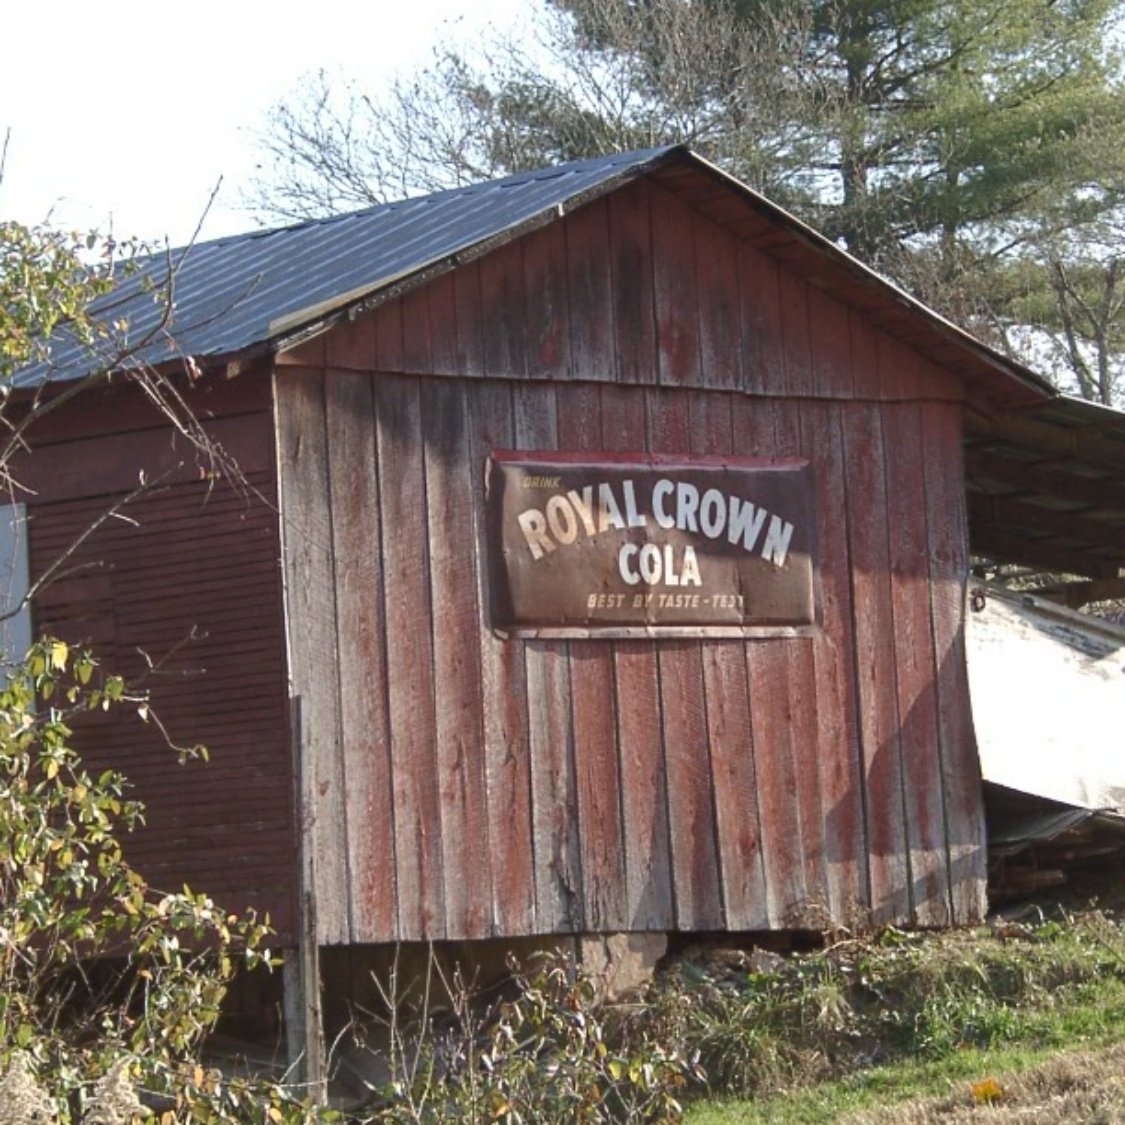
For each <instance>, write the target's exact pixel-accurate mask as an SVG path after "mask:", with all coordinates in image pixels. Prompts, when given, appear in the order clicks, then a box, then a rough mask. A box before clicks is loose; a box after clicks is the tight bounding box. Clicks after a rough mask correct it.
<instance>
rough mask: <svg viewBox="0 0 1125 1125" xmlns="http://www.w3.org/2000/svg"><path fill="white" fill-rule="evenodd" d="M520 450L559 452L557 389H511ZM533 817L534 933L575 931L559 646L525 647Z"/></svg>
mask: <svg viewBox="0 0 1125 1125" xmlns="http://www.w3.org/2000/svg"><path fill="white" fill-rule="evenodd" d="M513 394H514V398H515V436H516V446H517V447H518V448H519V449H529V450H550V449H556V448H558V417H557V409H556V399H555V388H554V387H553V386H549V385H545V384H541V385H538V386H530V385H528V384H526V383H523V384H518V385H516V386H515V387H513ZM523 648H524V666H525V669H526V676H527V706H528V728H529V730H528V748H529V753H530V758H531V792H532V800H531V815H532V829H533V838H534V847H533V854H534V861H535V927H536V930H537V931H538V932H539V933H556V932H559V931H566V930H573V931H580V930H582V929H584V928H586V927H585V926H584V924H583V914H582V866H581V855H580V850H579V828H580V825H579V822H578V790H577V780H576V778H575V773H574V724H573V719H572V716H571V709H570V655H569V647H568V645H567V643H566V642H565V641H525V642H523Z"/></svg>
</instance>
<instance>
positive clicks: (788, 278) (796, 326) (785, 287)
mask: <svg viewBox="0 0 1125 1125" xmlns="http://www.w3.org/2000/svg"><path fill="white" fill-rule="evenodd" d="M778 283H779V286H780V294H781V333H782V338H783V340H784V343H785V393H786V394H787V395H788V396H789V397H790V398H805V397H807V396H809V395H814V394H816V381H815V378H814V374H813V365H812V351H811V342H810V338H809V337H810V329H809V296H808V283H807V282H806V281H805V279H804V278H803V277H799V276H798V275H797V274H795V273H794V272H793V271H792V270H789V269H786V268H785V267H784V266H783V267H782V268H781V272H780V274H779V275H778Z"/></svg>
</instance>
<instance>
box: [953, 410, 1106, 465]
mask: <svg viewBox="0 0 1125 1125" xmlns="http://www.w3.org/2000/svg"><path fill="white" fill-rule="evenodd" d="M968 429H969V432H970V434H972V435H973V436H974V437H988V438H992V439H994V440H996V441H1005V442H1009V443H1010V444H1012V445H1020V446H1024V447H1025V448H1028V449H1031V450H1033V451H1034V452H1037V453H1043V454H1053V455H1055V456H1056V457H1065V458H1069V459H1073V460H1075V461H1079V462H1082V463H1085V464H1087V465H1092V466H1096V467H1097V468H1102V469H1111V470H1114V471H1116V472H1125V442H1122V441H1117V440H1115V439H1114V438H1109V437H1105V436H1104V434H1101V433H1099V432H1098V431H1097V430H1095V429H1094V428H1093V427H1088V426H1057V425H1052V424H1051V423H1049V422H1038V421H1036V420H1035V419H1033V418H1027V417H1013V416H1011V415H996V416H994V417H992V418H989V419H988V421H987V422H986V423H981V422H980V421H978V420H976V419H971V420H970V421H969V423H968Z"/></svg>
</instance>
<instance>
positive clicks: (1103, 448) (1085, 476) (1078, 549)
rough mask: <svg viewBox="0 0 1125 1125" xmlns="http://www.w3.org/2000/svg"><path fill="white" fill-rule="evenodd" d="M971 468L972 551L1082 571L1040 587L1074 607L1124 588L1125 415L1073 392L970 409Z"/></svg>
mask: <svg viewBox="0 0 1125 1125" xmlns="http://www.w3.org/2000/svg"><path fill="white" fill-rule="evenodd" d="M965 473H966V478H967V484H968V508H969V541H970V544H971V546H972V550H973V553H974V554H975V555H977V556H980V557H983V558H986V559H989V560H991V561H993V562H998V563H1001V562H1002V563H1014V564H1017V565H1019V566H1025V567H1028V568H1029V569H1031V570H1034V571H1040V572H1050V573H1057V574H1064V575H1066V574H1069V575H1080V576H1082V577H1084V578H1085V579H1087V580H1088V581H1086V582H1083V583H1079V584H1062V583H1060V584H1059V585H1058V586H1057V587H1055V588H1054V589H1048V590H1044V591H1040V593H1041V594H1049V595H1052V596H1055V597H1056V598H1058V600H1061V601H1065V602H1067V604H1070V605H1073V606H1077V605H1083V604H1085V603H1087V602H1090V601H1100V600H1105V599H1108V598H1115V597H1123V596H1125V580H1123V579H1122V578H1121V573H1122V570H1123V568H1125V413H1123V412H1121V411H1119V410H1112V409H1110V408H1109V407H1105V406H1099V405H1096V404H1094V403H1090V402H1085V401H1083V400H1081V399H1075V398H1069V397H1066V396H1060V397H1059V398H1056V399H1053V400H1052V401H1050V402H1047V403H1044V404H1042V405H1039V406H1036V407H1033V408H1032V409H1030V410H1027V411H1023V412H1021V413H1018V414H1017V413H1005V414H1002V415H999V414H998V415H992V416H988V417H986V416H984V415H982V414H980V413H978V412H973V411H970V412H969V415H968V422H967V427H966V436H965Z"/></svg>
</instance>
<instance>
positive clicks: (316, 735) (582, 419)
mask: <svg viewBox="0 0 1125 1125" xmlns="http://www.w3.org/2000/svg"><path fill="white" fill-rule="evenodd" d="M283 359H284V361H285V362H284V363H283V364H282V365H280V366H279V368H278V371H277V375H276V391H275V393H276V403H277V405H276V409H277V426H278V442H279V454H280V464H279V469H280V473H281V490H282V503H283V509H284V513H285V516H284V521H283V524H284V530H283V534H284V536H285V543H286V550H285V556H286V568H287V586H288V618H289V628H290V636H289V641H290V645H291V648H292V662H293V663H292V675H293V682H294V690H295V692H296V693H297V694H299V695H300V696H301V709H302V716H303V727H304V746H305V759H304V760H305V769H306V770H307V772H308V786H309V788H308V792H309V793H310V801H311V802H312V804H313V816H312V817H311V821H310V825H311V841H312V855H313V863H314V880H315V887H316V894H317V907H316V909H317V919H318V927H319V931H318V932H319V935H320V939H321V940H322V941H324V942H327V943H340V942H382V941H389V940H394V939H404V940H411V939H421V938H432V939H442V938H448V939H465V938H467V939H472V938H482V937H487V936H492V935H498V936H515V935H522V934H547V933H558V932H566V931H611V930H681V931H711V930H753V929H762V928H790V927H819V926H823V925H826V924H829V923H831V922H836V923H844V924H847V923H850V922H857V921H867V920H875V921H892V920H893V921H899V922H916V923H920V924H924V925H938V924H944V923H948V922H950V921H966V920H969V919H972V918H974V917H976V916H978V914H979V912H980V910H981V908H982V904H983V876H984V869H983V863H984V857H983V852H982V849H981V843H982V839H981V831H982V830H981V810H980V796H979V775H978V769H977V764H976V757H975V750H974V747H973V745H972V738H971V730H970V728H969V724H968V720H967V706H968V704H967V696H966V690H965V685H964V666H963V660H962V657H961V647H962V644H963V638H962V590H963V585H962V584H963V579H964V575H965V571H966V569H967V546H966V532H965V522H964V510H963V509H964V484H963V478H962V472H961V453H960V446H961V401H962V397H963V393H964V388H963V386H962V384H961V382H960V380H958V379H957V378H955V377H953V376H951V375H949V374H948V373H946V372H944V371H942V370H941V369H938V368H935V367H933V366H932V365H930V364H928V363H926V362H924V361H922V360H921V359H920V358H919V357H918V356H917V355H916V354H915V353H913V352H912V351H910V350H909V349H908V348H906V347H904V346H903V345H901V344H899V343H896V342H893V341H891V340H890V339H889V338H886V337H884V336H882V335H881V334H880V333H879V332H878V330H876V329H875V328H873V327H872V326H870V325H869V324H867V323H865V321H864V319H863V317H862V315H861V314H860V313H857V312H855V311H849V310H848V309H846V308H845V307H844V306H843V305H841V304H839V303H837V302H836V301H835V300H834V299H833V298H831V297H830V296H827V295H826V294H824V293H821V292H820V291H819V290H818V289H817V288H816V287H815V285H813V284H810V283H809V281H807V280H803V279H801V278H798V277H796V276H795V275H793V274H792V273H790V272H789V271H788V270H787V268H786V267H785V266H784V265H782V264H779V263H778V262H777V261H775V260H774V259H773V258H771V257H770V256H769V255H768V254H767V253H765V252H764V251H763V250H762V249H759V248H756V247H755V246H753V245H751V244H749V243H747V242H744V241H741V240H739V239H737V238H735V237H733V236H732V234H731V233H730V232H729V231H727V230H724V229H722V228H720V227H718V226H716V225H714V224H713V223H712V222H711V221H710V220H707V219H704V218H703V217H702V216H700V215H699V214H698V213H696V212H695V211H693V210H692V209H691V208H690V207H689V206H688V205H687V204H686V203H685V202H683V201H682V200H681V199H679V198H678V197H677V196H676V195H674V194H672V193H670V192H668V191H666V190H664V189H662V188H660V187H658V186H656V185H651V184H647V183H640V184H635V185H632V186H630V187H628V188H625V189H622V190H620V191H618V192H616V193H614V194H612V195H610V196H609V197H608V198H606V199H603V200H600V201H596V202H594V203H592V204H588V205H587V206H585V207H583V208H582V209H580V210H578V211H576V212H574V213H573V214H571V215H570V216H568V217H567V218H566V219H565V220H563V221H561V222H557V223H553V224H551V225H549V226H547V227H545V228H543V229H542V230H540V231H538V232H536V233H534V234H532V235H529V236H527V237H525V238H523V239H521V240H519V241H517V242H515V243H512V244H509V245H508V246H505V247H503V248H501V249H499V250H497V251H494V252H493V253H491V254H489V255H488V256H486V257H484V258H482V259H480V260H479V261H477V262H473V263H468V264H466V265H463V266H460V267H459V268H458V269H456V270H454V271H453V272H452V273H450V274H448V275H445V276H443V277H440V278H438V279H436V280H434V281H432V282H430V283H429V284H427V285H426V286H424V287H422V288H420V289H417V290H415V291H413V292H411V293H409V294H407V295H406V296H404V297H403V298H401V299H400V300H396V301H394V302H392V303H390V304H388V305H385V306H383V307H382V308H381V309H379V310H377V311H376V312H375V313H373V314H370V315H367V316H364V317H362V318H360V319H358V320H356V321H355V322H353V323H351V324H349V325H347V326H345V327H341V328H338V329H336V330H334V331H333V332H331V333H329V334H328V335H327V336H326V337H324V338H322V339H321V340H319V341H316V342H314V343H312V344H310V345H306V346H304V347H303V348H302V349H300V351H298V352H296V353H293V354H291V355H289V356H287V357H283ZM494 448H504V449H513V448H514V449H531V450H554V449H559V450H570V451H581V450H587V451H592V452H594V451H608V452H625V451H652V452H659V453H708V454H716V453H717V454H722V453H736V454H740V455H756V456H789V455H798V456H803V457H806V458H808V459H809V460H810V461H811V462H812V464H813V466H814V469H815V474H816V489H817V509H818V523H819V528H818V539H819V543H820V565H821V574H820V578H821V598H822V612H823V625H822V627H821V628H819V629H818V630H817V631H816V633H815V635H813V636H809V637H800V638H773V639H749V640H729V639H724V640H713V639H708V640H667V639H665V640H658V641H651V640H650V641H612V642H611V641H604V640H584V641H553V642H552V641H542V640H534V641H532V640H504V639H500V638H498V637H495V636H493V635H492V634H491V633H490V632H489V631H488V630H487V628H486V627H485V626H484V623H483V622H484V617H483V614H482V604H483V597H484V591H483V588H482V583H483V581H484V577H483V574H482V570H483V567H482V555H481V551H482V550H483V547H482V541H481V533H482V523H483V500H484V483H483V468H484V462H485V457H486V455H487V454H488V452H489V451H490V450H492V449H494Z"/></svg>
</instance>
